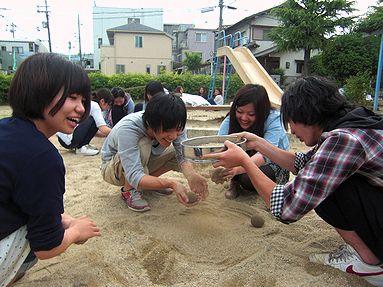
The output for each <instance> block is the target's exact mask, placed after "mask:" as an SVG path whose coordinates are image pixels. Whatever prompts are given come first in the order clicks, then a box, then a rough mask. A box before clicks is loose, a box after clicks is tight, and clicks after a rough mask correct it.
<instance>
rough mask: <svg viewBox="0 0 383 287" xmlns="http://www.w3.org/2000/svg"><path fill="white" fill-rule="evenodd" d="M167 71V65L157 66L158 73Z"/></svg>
mask: <svg viewBox="0 0 383 287" xmlns="http://www.w3.org/2000/svg"><path fill="white" fill-rule="evenodd" d="M165 71H166V66H165V65H158V66H157V75H159V74H161V73H162V72H165Z"/></svg>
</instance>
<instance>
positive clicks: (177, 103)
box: [143, 92, 186, 132]
mask: <svg viewBox="0 0 383 287" xmlns="http://www.w3.org/2000/svg"><path fill="white" fill-rule="evenodd" d="M143 121H144V125H145V128H151V129H153V130H154V131H155V132H159V131H167V130H171V129H179V130H183V129H185V125H186V106H185V103H184V102H183V100H182V99H181V98H180V97H177V96H176V95H174V94H165V93H164V92H159V93H156V94H155V95H154V96H153V98H152V99H151V100H150V101H149V103H148V105H147V106H146V109H145V112H144V114H143Z"/></svg>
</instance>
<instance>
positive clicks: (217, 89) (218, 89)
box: [214, 87, 222, 95]
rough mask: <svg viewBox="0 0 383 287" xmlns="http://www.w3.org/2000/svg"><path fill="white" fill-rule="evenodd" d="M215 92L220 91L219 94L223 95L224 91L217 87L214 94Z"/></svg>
mask: <svg viewBox="0 0 383 287" xmlns="http://www.w3.org/2000/svg"><path fill="white" fill-rule="evenodd" d="M215 91H218V92H219V94H220V95H222V90H221V88H218V87H216V88H215V89H214V93H215Z"/></svg>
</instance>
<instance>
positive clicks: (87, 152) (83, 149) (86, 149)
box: [76, 145, 99, 155]
mask: <svg viewBox="0 0 383 287" xmlns="http://www.w3.org/2000/svg"><path fill="white" fill-rule="evenodd" d="M98 152H99V151H98V149H92V148H89V147H87V146H86V145H84V146H82V147H81V148H76V154H81V155H96V154H98Z"/></svg>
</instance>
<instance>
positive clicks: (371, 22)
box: [356, 0, 383, 33]
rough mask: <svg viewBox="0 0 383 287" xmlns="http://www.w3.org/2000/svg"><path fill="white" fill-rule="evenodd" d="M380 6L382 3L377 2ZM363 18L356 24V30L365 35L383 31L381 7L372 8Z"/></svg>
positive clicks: (382, 8) (382, 10) (382, 11)
mask: <svg viewBox="0 0 383 287" xmlns="http://www.w3.org/2000/svg"><path fill="white" fill-rule="evenodd" d="M377 3H378V4H382V3H383V1H382V0H380V1H377ZM371 8H372V9H371V10H370V12H369V13H367V16H366V17H365V18H362V19H361V20H360V21H359V23H358V24H357V28H356V29H357V30H358V31H360V32H365V33H373V32H375V31H379V30H382V29H383V7H382V6H373V7H371Z"/></svg>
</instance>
